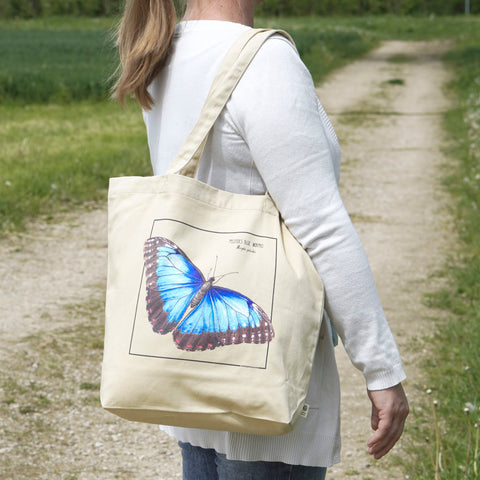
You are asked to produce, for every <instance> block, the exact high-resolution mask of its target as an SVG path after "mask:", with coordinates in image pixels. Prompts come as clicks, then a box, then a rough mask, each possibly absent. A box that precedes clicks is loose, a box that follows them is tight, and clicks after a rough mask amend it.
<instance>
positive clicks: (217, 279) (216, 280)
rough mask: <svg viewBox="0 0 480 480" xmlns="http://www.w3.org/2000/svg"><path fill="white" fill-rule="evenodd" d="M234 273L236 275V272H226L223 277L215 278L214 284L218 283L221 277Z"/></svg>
mask: <svg viewBox="0 0 480 480" xmlns="http://www.w3.org/2000/svg"><path fill="white" fill-rule="evenodd" d="M234 273H238V272H228V273H224V274H223V275H220V276H219V277H218V278H216V279H215V282H214V283H217V282H218V281H220V280H221V279H222V278H223V277H226V276H227V275H233V274H234Z"/></svg>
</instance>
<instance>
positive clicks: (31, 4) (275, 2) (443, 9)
mask: <svg viewBox="0 0 480 480" xmlns="http://www.w3.org/2000/svg"><path fill="white" fill-rule="evenodd" d="M123 3H124V0H1V1H0V18H14V17H22V18H29V17H37V16H41V15H87V16H103V15H113V14H116V13H118V12H119V11H120V10H121V8H122V6H123ZM470 10H471V13H480V0H473V1H471V6H470ZM464 11H465V0H264V2H263V3H262V4H261V5H260V7H259V13H260V14H263V15H274V16H277V15H285V16H289V15H364V14H374V15H375V14H385V13H393V14H427V15H428V14H431V13H434V14H437V15H454V14H459V13H464Z"/></svg>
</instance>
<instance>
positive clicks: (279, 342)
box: [101, 29, 323, 435]
mask: <svg viewBox="0 0 480 480" xmlns="http://www.w3.org/2000/svg"><path fill="white" fill-rule="evenodd" d="M274 33H276V32H275V31H270V30H254V29H252V30H249V31H247V32H246V33H245V34H243V35H242V36H241V37H240V38H239V39H238V40H237V41H236V42H235V43H234V45H233V46H232V47H231V49H230V51H229V52H228V54H227V56H226V58H225V59H224V61H223V63H222V65H221V67H220V69H219V72H218V74H217V76H216V78H215V80H214V82H213V84H212V87H211V90H210V92H209V95H208V98H207V100H206V102H205V104H204V107H203V110H202V113H201V115H200V118H199V120H198V122H197V124H196V126H195V127H194V129H193V130H192V132H191V134H190V135H189V137H188V138H187V140H186V142H185V144H184V145H183V147H182V149H181V151H180V152H179V154H178V155H177V157H176V159H175V160H174V161H173V163H172V165H171V167H170V169H169V171H168V172H167V174H166V175H160V176H152V177H121V178H112V179H111V180H110V187H109V200H108V281H107V298H106V327H105V347H104V358H103V366H102V381H101V402H102V405H103V407H104V408H105V409H107V410H108V411H110V412H112V413H114V414H116V415H119V416H121V417H123V418H126V419H128V420H134V421H140V422H149V423H159V424H164V425H175V426H183V427H193V428H204V429H210V430H223V431H232V432H244V433H253V434H263V435H280V434H284V433H286V432H288V431H290V430H291V429H292V428H293V425H294V423H295V421H296V420H297V418H298V416H299V415H300V414H301V412H302V409H303V408H304V402H305V397H306V394H307V390H308V386H309V382H310V376H311V370H312V363H313V357H314V353H315V349H316V345H317V340H318V336H319V330H320V325H321V321H322V313H323V286H322V282H321V280H320V277H319V276H318V274H317V272H316V270H315V268H314V267H313V264H312V262H311V260H310V258H309V256H308V255H307V253H306V252H305V251H304V249H303V248H302V247H301V246H300V244H299V243H298V242H297V240H296V239H295V238H294V237H293V235H292V234H291V233H290V232H289V230H288V229H287V228H286V226H285V225H284V223H283V222H282V220H281V218H280V215H279V212H278V210H277V209H276V207H275V205H274V203H273V201H272V199H271V198H270V196H269V195H268V194H265V195H239V194H234V193H230V192H226V191H222V190H218V189H215V188H212V187H211V186H209V185H206V184H204V183H202V182H200V181H198V180H196V179H194V176H195V173H196V170H197V168H198V163H199V161H200V158H201V155H202V152H203V147H204V145H205V142H206V139H207V138H208V134H209V132H210V130H211V128H212V126H213V124H214V122H215V120H216V118H217V117H218V115H219V114H220V112H221V110H222V109H223V107H224V105H225V103H226V102H227V100H228V98H229V96H230V94H231V92H232V91H233V89H234V88H235V85H236V84H237V82H238V81H239V79H240V77H241V75H242V73H243V71H244V70H245V69H246V68H247V66H248V64H249V62H250V61H251V59H252V58H253V57H254V55H255V53H256V51H257V50H258V49H259V48H260V46H261V45H262V43H263V42H264V41H265V40H266V39H267V38H268V37H269V36H270V35H272V34H274Z"/></svg>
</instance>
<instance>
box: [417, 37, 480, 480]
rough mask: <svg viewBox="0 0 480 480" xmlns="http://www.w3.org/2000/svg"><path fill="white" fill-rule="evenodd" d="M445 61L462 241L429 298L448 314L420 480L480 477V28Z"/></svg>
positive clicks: (423, 419)
mask: <svg viewBox="0 0 480 480" xmlns="http://www.w3.org/2000/svg"><path fill="white" fill-rule="evenodd" d="M446 60H447V62H448V63H449V64H450V65H451V67H452V69H453V71H454V73H455V79H454V81H453V82H452V83H451V85H450V89H451V90H452V91H453V92H454V93H455V95H456V96H457V98H458V102H457V106H456V107H455V108H454V109H453V110H451V111H450V112H448V114H447V115H446V117H445V126H446V130H447V131H448V132H449V133H450V137H451V138H452V139H454V140H455V142H454V144H453V147H452V149H451V152H450V155H451V158H452V159H456V161H455V164H454V165H453V166H452V171H451V173H450V175H449V176H448V177H447V178H446V179H445V184H446V186H447V187H448V189H449V190H450V192H451V194H452V197H453V198H454V200H455V210H454V215H455V219H456V226H457V231H458V235H459V239H460V242H459V244H458V250H457V251H456V252H454V254H453V256H452V259H451V260H450V263H449V264H448V265H447V267H446V274H447V276H448V279H449V288H445V289H443V290H441V291H439V292H435V293H434V294H432V295H430V297H429V299H428V301H429V303H430V304H431V305H432V306H434V307H437V308H441V309H444V310H446V311H448V312H449V315H448V316H447V318H446V319H445V320H439V323H438V328H437V329H436V331H435V333H434V337H433V339H432V345H431V348H430V351H431V355H429V358H428V360H427V361H426V364H425V370H426V373H427V375H428V379H429V387H430V388H429V390H428V393H429V395H430V396H429V397H427V400H426V404H427V405H426V407H427V408H426V410H424V411H422V412H415V413H416V423H415V426H416V436H417V441H418V444H419V445H422V443H423V448H421V449H420V450H417V451H416V457H415V458H416V462H412V465H411V471H412V473H413V474H414V477H413V478H416V479H419V480H427V479H435V480H437V479H441V478H442V479H448V480H456V479H476V478H480V428H479V425H480V355H479V351H480V328H479V325H480V212H479V206H480V29H479V30H477V32H476V34H473V35H468V36H467V35H465V36H463V38H462V39H461V40H460V41H459V42H458V44H457V47H456V48H455V49H454V50H453V51H451V52H450V53H449V54H448V56H447V58H446ZM425 438H427V439H428V440H427V442H425V440H424V439H425ZM422 441H423V442H422ZM422 458H423V459H429V460H428V461H425V460H424V461H421V459H422Z"/></svg>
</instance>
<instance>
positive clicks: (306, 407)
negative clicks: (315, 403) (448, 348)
mask: <svg viewBox="0 0 480 480" xmlns="http://www.w3.org/2000/svg"><path fill="white" fill-rule="evenodd" d="M309 410H310V405H308V403H304V404H303V407H302V411H301V412H300V416H301V417H302V418H307V417H308V411H309Z"/></svg>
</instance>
